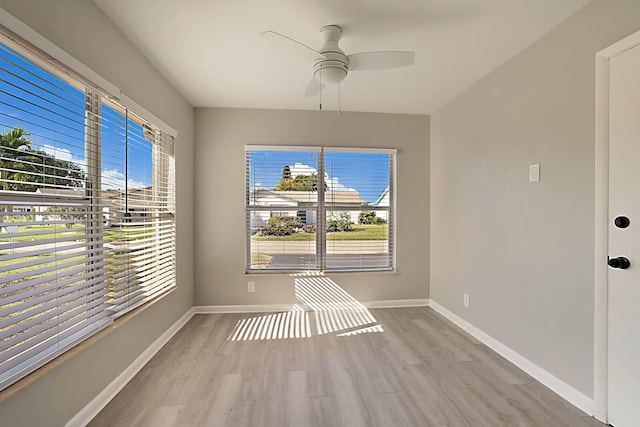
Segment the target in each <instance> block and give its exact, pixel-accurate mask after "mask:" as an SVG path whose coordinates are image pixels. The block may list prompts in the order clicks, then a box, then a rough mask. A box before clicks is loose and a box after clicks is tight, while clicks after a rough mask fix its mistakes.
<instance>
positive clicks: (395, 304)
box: [362, 298, 429, 308]
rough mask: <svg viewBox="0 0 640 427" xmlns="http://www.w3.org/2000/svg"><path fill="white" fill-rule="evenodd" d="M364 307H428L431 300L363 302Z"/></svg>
mask: <svg viewBox="0 0 640 427" xmlns="http://www.w3.org/2000/svg"><path fill="white" fill-rule="evenodd" d="M362 305H364V306H365V307H367V308H401V307H428V306H429V298H420V299H389V300H381V301H363V302H362Z"/></svg>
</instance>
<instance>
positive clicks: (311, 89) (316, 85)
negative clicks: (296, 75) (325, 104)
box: [304, 77, 324, 98]
mask: <svg viewBox="0 0 640 427" xmlns="http://www.w3.org/2000/svg"><path fill="white" fill-rule="evenodd" d="M322 89H324V85H323V84H321V83H320V82H319V81H318V80H316V78H315V77H314V78H312V79H311V81H310V82H309V85H307V90H306V91H305V93H304V96H305V98H308V97H310V96H316V95H317V94H319V93H320V91H321V90H322Z"/></svg>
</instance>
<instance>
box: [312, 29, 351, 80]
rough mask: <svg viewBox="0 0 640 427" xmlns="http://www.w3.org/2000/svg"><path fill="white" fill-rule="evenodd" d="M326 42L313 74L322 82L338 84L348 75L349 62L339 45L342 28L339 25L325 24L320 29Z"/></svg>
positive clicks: (314, 66)
mask: <svg viewBox="0 0 640 427" xmlns="http://www.w3.org/2000/svg"><path fill="white" fill-rule="evenodd" d="M320 32H321V34H322V38H323V40H324V44H323V45H322V48H320V53H321V54H322V55H323V57H322V58H318V59H317V60H316V62H315V63H314V64H313V75H314V77H315V78H316V80H318V81H319V82H321V83H322V84H325V85H336V84H338V83H340V82H341V81H342V80H344V78H345V77H347V73H348V72H349V62H348V61H347V55H345V54H344V52H343V51H342V49H340V47H339V46H338V42H339V41H340V38H341V36H342V28H340V27H339V26H338V25H325V26H324V27H322V29H321V30H320Z"/></svg>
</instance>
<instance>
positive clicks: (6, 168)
mask: <svg viewBox="0 0 640 427" xmlns="http://www.w3.org/2000/svg"><path fill="white" fill-rule="evenodd" d="M0 65H1V66H0V232H1V233H0V389H3V388H5V387H7V386H8V385H10V384H12V383H13V382H15V381H16V380H18V379H20V378H22V377H24V376H25V375H27V374H28V373H30V372H32V371H33V370H34V369H36V368H38V367H39V366H41V365H43V364H44V363H46V362H47V361H49V360H51V359H53V358H54V357H56V356H58V355H59V354H61V353H62V352H64V351H66V350H67V349H69V348H71V347H72V346H74V345H76V344H77V343H79V342H80V341H82V340H83V339H85V338H87V337H89V336H90V335H92V334H94V333H96V332H97V331H99V330H101V329H102V328H104V327H105V326H107V325H109V324H110V323H112V322H113V321H114V319H115V318H117V317H119V316H121V315H123V314H125V313H127V312H129V311H130V310H132V309H134V308H136V307H138V306H140V305H141V304H144V303H145V302H147V301H150V300H151V299H154V298H157V297H159V296H160V295H162V294H164V293H166V292H167V291H169V290H170V289H172V288H173V287H175V221H174V216H175V202H174V189H175V184H174V183H175V174H174V158H173V137H172V136H170V135H168V134H167V133H166V132H163V131H162V130H160V129H159V127H158V126H156V125H155V124H154V123H151V122H149V121H147V120H145V119H144V118H143V117H141V116H139V115H136V114H135V113H133V112H132V111H130V110H129V109H127V108H126V107H125V106H123V105H121V104H119V103H118V102H116V101H113V96H110V94H106V93H104V92H102V91H101V90H99V89H96V88H94V87H92V85H91V84H90V83H88V82H86V81H84V80H83V79H82V78H81V77H80V76H77V77H76V76H74V75H73V73H71V72H70V71H69V70H62V69H61V68H58V66H57V65H55V64H54V63H53V62H49V60H48V59H46V58H45V57H44V56H42V55H40V54H38V53H37V52H36V51H35V50H32V48H30V47H29V46H27V45H26V44H24V43H19V42H14V41H12V40H11V39H9V38H8V37H4V36H3V37H2V40H1V43H0Z"/></svg>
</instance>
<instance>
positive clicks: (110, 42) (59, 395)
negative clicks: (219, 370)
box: [0, 0, 193, 427]
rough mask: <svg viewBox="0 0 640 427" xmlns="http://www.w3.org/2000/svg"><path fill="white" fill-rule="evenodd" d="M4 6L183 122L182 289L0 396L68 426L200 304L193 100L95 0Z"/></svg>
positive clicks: (2, 416)
mask: <svg viewBox="0 0 640 427" xmlns="http://www.w3.org/2000/svg"><path fill="white" fill-rule="evenodd" d="M0 6H1V7H3V8H4V9H5V10H7V11H8V12H9V13H12V14H13V15H14V16H16V17H17V18H18V19H20V20H22V21H23V22H25V23H26V24H27V25H29V26H31V27H32V28H33V29H35V30H36V31H38V32H40V33H41V34H42V35H44V36H45V37H46V38H48V39H49V40H51V41H52V42H54V43H55V44H57V45H58V46H59V47H61V48H62V49H64V50H66V51H67V52H68V53H70V54H71V55H73V56H74V57H75V58H76V59H78V60H80V61H81V62H83V63H84V64H85V65H87V66H89V67H90V68H92V69H93V70H94V71H96V72H97V73H99V74H101V75H102V76H103V77H105V78H107V79H108V80H110V81H111V82H112V83H114V84H115V85H117V86H118V87H120V89H122V91H123V92H124V93H125V94H127V95H128V96H129V97H130V98H132V99H133V100H135V101H136V102H138V103H139V104H141V105H142V106H143V107H145V108H146V109H147V110H149V111H151V112H152V113H153V114H155V115H156V116H158V117H160V118H161V119H162V120H164V121H165V122H167V123H168V124H169V125H171V126H172V127H173V128H175V129H177V130H178V133H179V135H178V139H177V141H176V162H177V167H176V170H177V180H178V189H177V193H178V212H177V218H178V226H177V239H178V242H177V244H178V254H177V263H178V267H177V268H178V289H177V290H176V291H174V292H172V293H171V294H170V295H168V296H167V297H165V298H164V299H162V300H161V301H160V302H158V303H156V304H154V305H153V306H151V307H149V308H148V309H146V310H145V311H143V312H142V313H140V314H139V315H137V316H135V317H133V318H132V319H131V320H129V321H128V322H126V323H124V324H123V325H121V327H119V328H118V329H116V330H114V331H113V332H112V333H111V334H109V335H108V336H107V337H106V338H104V339H101V340H100V341H98V342H97V343H95V344H94V345H91V346H90V347H89V348H88V349H87V350H85V351H83V352H81V353H80V354H78V355H77V356H75V357H73V358H72V359H70V360H68V361H67V362H65V363H63V364H62V365H61V366H59V367H58V368H56V369H54V370H53V371H51V372H50V373H48V374H46V375H45V376H43V377H42V378H40V379H38V380H37V381H36V382H35V383H33V384H31V385H29V386H27V387H26V388H25V389H23V390H22V391H20V392H19V393H18V394H17V395H15V396H13V397H11V398H9V399H8V400H5V401H3V402H2V403H0V425H3V426H29V427H36V426H60V425H64V423H66V422H67V421H68V420H69V419H70V418H71V417H73V416H74V415H75V414H76V413H77V412H78V411H79V410H81V409H82V408H83V407H84V406H85V405H86V404H87V403H88V402H89V401H90V400H91V399H92V398H93V397H94V396H96V395H97V394H98V393H99V392H101V391H102V390H103V389H104V387H105V386H107V385H108V384H109V383H110V382H111V381H112V380H113V379H114V378H115V377H116V376H117V375H118V374H120V373H121V372H122V371H123V370H124V369H125V368H127V366H128V365H129V364H130V363H131V362H132V361H133V360H134V359H135V358H136V357H137V356H138V355H139V354H140V353H141V352H142V351H144V350H145V349H146V348H147V347H148V346H149V345H150V344H151V343H152V342H153V341H154V340H155V339H156V338H158V337H159V336H160V335H161V334H162V333H163V332H165V331H166V330H167V329H168V328H169V327H170V326H171V325H172V324H173V323H174V322H175V321H176V320H178V319H179V318H180V316H182V315H183V314H184V313H185V312H186V311H187V310H188V309H190V308H191V307H192V305H193V261H192V260H193V245H192V242H193V221H192V218H193V209H192V206H193V173H192V165H193V108H192V107H191V106H190V105H189V104H188V103H187V102H186V101H185V100H184V98H183V97H182V96H180V95H179V94H178V93H177V92H176V90H175V89H173V87H172V86H171V85H170V84H169V83H168V82H167V81H166V80H165V79H164V78H163V77H162V76H161V75H160V74H159V73H158V72H157V71H156V70H155V69H154V68H153V67H152V66H151V64H150V63H149V62H148V61H147V60H145V59H144V58H143V57H142V55H141V53H140V52H139V51H137V50H136V49H135V48H134V47H133V46H132V45H131V44H130V43H129V42H128V41H127V40H126V38H125V37H124V36H123V35H122V34H121V33H120V32H119V31H118V30H117V29H116V28H115V27H114V26H113V25H112V24H111V22H110V21H109V20H108V19H107V18H106V17H105V16H104V15H103V14H102V13H101V12H100V11H99V10H98V9H97V8H96V7H95V5H94V4H93V2H92V1H90V0H56V1H50V0H28V1H25V0H2V1H0Z"/></svg>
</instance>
